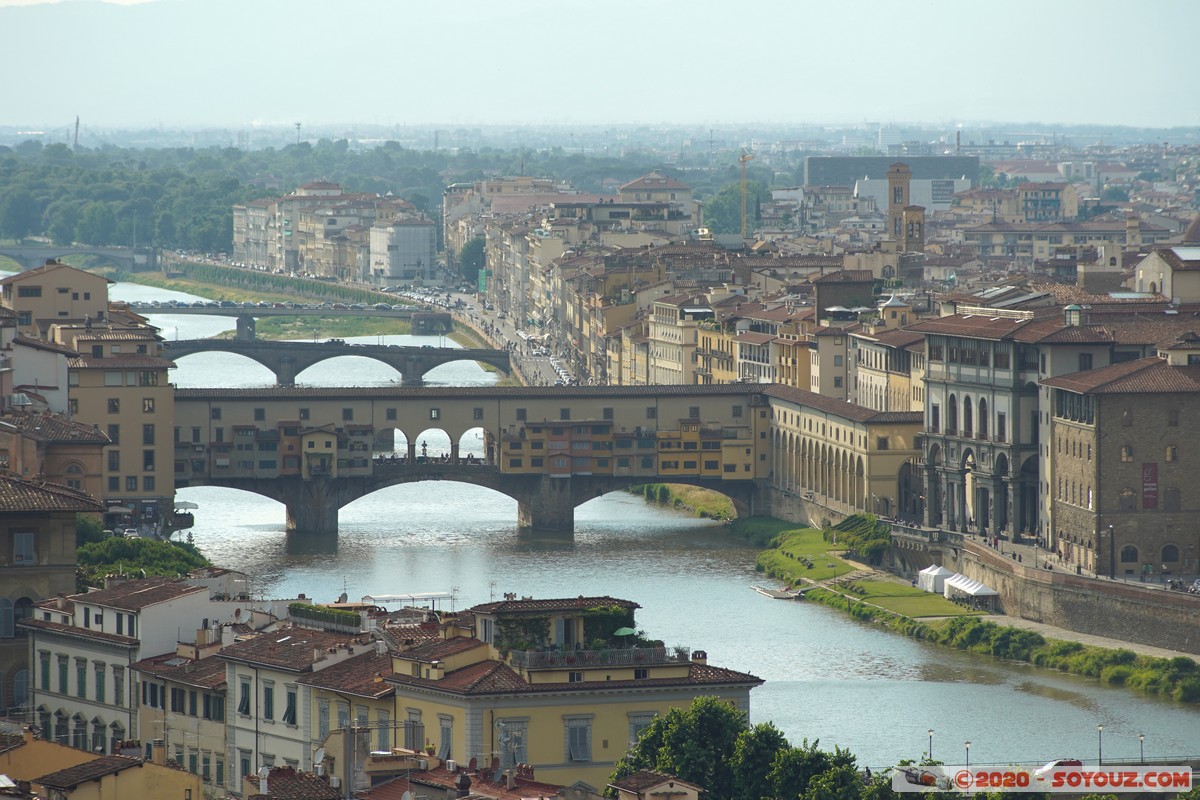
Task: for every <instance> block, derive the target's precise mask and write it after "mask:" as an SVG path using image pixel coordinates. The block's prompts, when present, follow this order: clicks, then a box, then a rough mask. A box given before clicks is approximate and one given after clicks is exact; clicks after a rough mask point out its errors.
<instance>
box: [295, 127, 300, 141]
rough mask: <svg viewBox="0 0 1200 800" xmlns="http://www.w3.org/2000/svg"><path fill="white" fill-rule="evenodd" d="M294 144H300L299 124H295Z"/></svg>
mask: <svg viewBox="0 0 1200 800" xmlns="http://www.w3.org/2000/svg"><path fill="white" fill-rule="evenodd" d="M296 144H300V123H299V122H297V123H296Z"/></svg>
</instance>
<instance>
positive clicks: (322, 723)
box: [317, 700, 329, 739]
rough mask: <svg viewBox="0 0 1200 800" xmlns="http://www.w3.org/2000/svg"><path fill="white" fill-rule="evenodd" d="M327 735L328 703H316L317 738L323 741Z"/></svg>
mask: <svg viewBox="0 0 1200 800" xmlns="http://www.w3.org/2000/svg"><path fill="white" fill-rule="evenodd" d="M328 735H329V701H328V700H318V701H317V737H318V738H320V739H324V738H325V737H326V736H328Z"/></svg>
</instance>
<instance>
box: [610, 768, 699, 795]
mask: <svg viewBox="0 0 1200 800" xmlns="http://www.w3.org/2000/svg"><path fill="white" fill-rule="evenodd" d="M668 782H674V783H679V784H683V785H684V786H690V787H692V788H695V789H699V788H700V787H698V786H696V784H694V783H688V782H687V781H681V780H680V779H679V778H676V777H675V776H674V775H667V774H665V773H662V772H655V771H654V770H652V769H640V770H638V771H637V772H633V773H630V774H629V775H626V776H625V777H624V778H621V779H620V780H618V781H613V782H612V783H610V784H609V786H611V787H613V788H614V789H623V790H625V791H627V792H642V791H645V790H646V789H650V788H652V787H654V786H658V785H659V784H663V783H668Z"/></svg>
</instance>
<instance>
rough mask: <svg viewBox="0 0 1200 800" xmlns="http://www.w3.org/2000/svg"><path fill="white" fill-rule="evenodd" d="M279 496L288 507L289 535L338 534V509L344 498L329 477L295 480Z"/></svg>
mask: <svg viewBox="0 0 1200 800" xmlns="http://www.w3.org/2000/svg"><path fill="white" fill-rule="evenodd" d="M290 483H291V486H288V487H286V488H285V489H284V490H283V491H282V492H281V493H280V494H281V495H282V497H281V498H280V499H282V500H283V504H284V506H286V507H287V530H288V533H304V534H332V535H334V536H336V535H337V532H338V509H339V508H341V506H342V505H343V498H341V497H340V492H339V491H338V489H337V485H336V482H335V481H334V480H331V479H329V478H313V479H310V480H300V479H298V478H297V479H294V481H291V482H290Z"/></svg>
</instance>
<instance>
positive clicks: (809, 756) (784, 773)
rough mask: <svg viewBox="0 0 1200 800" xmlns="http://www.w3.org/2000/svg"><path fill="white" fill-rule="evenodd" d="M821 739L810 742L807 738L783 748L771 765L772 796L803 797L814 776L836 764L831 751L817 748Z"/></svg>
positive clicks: (770, 783) (770, 782)
mask: <svg viewBox="0 0 1200 800" xmlns="http://www.w3.org/2000/svg"><path fill="white" fill-rule="evenodd" d="M819 743H820V740H819V739H818V740H817V741H815V742H813V743H812V744H809V743H808V740H807V739H805V740H804V742H803V743H801V745H800V746H799V747H792V748H789V749H787V750H782V751H780V752H779V754H778V755H777V756H776V758H775V762H774V763H773V764H772V765H771V770H770V772H769V773H768V775H767V781H768V783H769V785H770V786H771V793H770V796H771V797H779V798H785V800H786V799H787V798H796V797H803V796H804V794H805V793H806V792H807V791H808V784H809V783H810V782H811V781H812V780H813V778H815V777H817V776H818V775H820V774H822V773H823V772H826V771H827V770H829V769H830V768H831V767H832V766H833V765H834V759H833V757H832V755H831V754H830V753H827V752H825V751H824V750H819V749H817V745H818V744H819Z"/></svg>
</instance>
